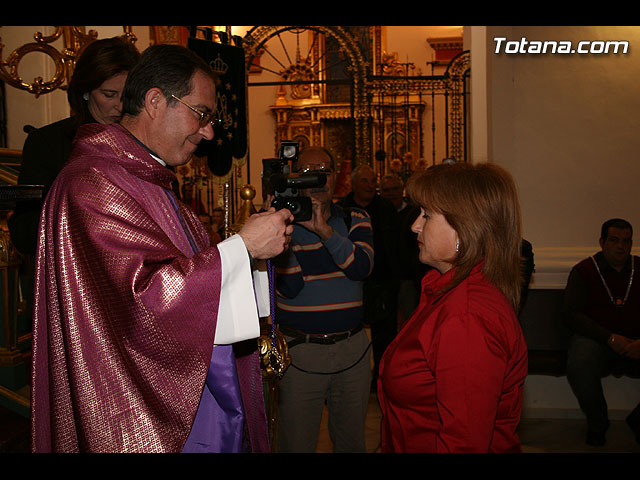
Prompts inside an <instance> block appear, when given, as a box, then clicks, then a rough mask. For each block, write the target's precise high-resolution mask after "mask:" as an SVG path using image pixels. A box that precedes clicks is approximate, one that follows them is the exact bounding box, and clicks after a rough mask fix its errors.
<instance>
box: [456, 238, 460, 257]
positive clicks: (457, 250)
mask: <svg viewBox="0 0 640 480" xmlns="http://www.w3.org/2000/svg"><path fill="white" fill-rule="evenodd" d="M459 252H460V239H459V238H458V239H457V240H456V253H459Z"/></svg>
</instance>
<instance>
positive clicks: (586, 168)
mask: <svg viewBox="0 0 640 480" xmlns="http://www.w3.org/2000/svg"><path fill="white" fill-rule="evenodd" d="M470 28H476V27H470ZM481 28H483V29H484V28H485V27H481ZM483 33H485V34H486V35H485V37H484V41H485V44H486V45H485V50H484V53H485V55H486V64H485V65H486V75H482V76H480V77H479V76H478V75H479V70H480V68H474V69H473V71H472V78H473V81H474V82H475V81H477V80H478V78H480V79H481V80H483V81H484V80H486V92H487V96H486V105H487V109H486V112H487V117H486V119H487V123H486V125H487V141H486V146H487V147H486V149H487V150H486V151H487V155H488V158H489V159H490V160H491V161H494V162H496V163H498V164H500V165H502V166H504V167H505V168H507V169H508V170H509V171H510V172H511V173H512V174H513V176H514V178H515V181H516V183H517V185H518V190H519V195H520V202H521V206H522V213H523V223H524V236H525V238H527V239H528V240H529V241H531V243H532V244H533V247H534V253H535V263H536V273H535V276H534V282H533V285H532V287H533V288H540V289H562V288H564V286H565V284H566V278H567V276H568V273H569V270H570V268H571V267H572V266H573V265H574V264H575V263H577V262H578V261H579V260H581V259H582V258H585V257H586V256H588V255H591V254H593V253H594V252H596V251H598V250H599V249H600V247H599V245H598V237H599V235H600V226H601V224H602V222H603V221H605V220H606V219H608V218H612V217H623V218H626V219H627V220H629V221H630V222H631V223H632V224H633V225H634V227H635V229H636V230H640V202H639V199H640V195H639V194H638V186H637V183H636V179H637V178H639V175H640V162H638V161H637V156H638V151H639V147H640V140H639V136H638V131H639V126H640V117H639V115H638V111H640V109H639V107H640V95H638V87H637V81H636V78H637V77H638V73H640V56H638V52H637V51H634V48H637V47H638V46H639V45H640V31H639V30H638V28H637V27H557V26H554V27H533V26H526V27H486V30H483ZM496 37H503V38H506V39H507V40H513V41H515V40H518V41H520V40H521V39H522V38H525V39H527V40H530V41H533V40H541V41H543V40H557V41H565V40H567V41H571V42H574V45H575V44H577V42H579V41H582V40H588V41H607V40H627V41H629V53H627V54H626V55H623V54H617V55H616V54H609V55H576V54H542V55H535V54H505V53H499V54H496V53H495V48H496V42H495V41H494V38H496ZM478 43H482V42H478ZM502 51H503V52H504V50H502ZM473 55H474V52H473V51H472V56H473ZM472 66H474V67H475V65H472ZM474 76H475V77H474ZM476 101H478V99H476ZM475 127H478V125H475ZM473 128H474V126H472V129H473ZM480 143H481V142H480ZM472 149H473V147H472ZM636 237H637V234H636ZM636 244H637V242H636ZM639 252H640V251H639V249H638V247H635V248H634V249H633V253H635V254H638V253H639ZM603 388H604V390H605V395H606V397H607V402H608V404H609V408H610V410H611V413H610V415H611V418H612V419H622V418H624V416H625V415H626V414H627V413H628V412H629V410H631V409H632V408H633V407H634V406H635V405H636V403H637V401H638V398H639V396H640V380H637V379H630V378H628V377H622V378H614V377H607V378H605V379H604V380H603ZM523 415H525V416H530V417H536V416H537V417H550V416H551V417H553V416H555V417H565V418H566V417H569V418H572V417H577V418H579V417H581V416H582V414H581V413H580V411H579V408H578V404H577V401H576V400H575V397H574V396H573V394H572V392H571V390H570V388H569V385H568V383H567V381H566V378H565V377H562V376H561V377H553V376H541V375H530V376H529V377H527V381H526V384H525V395H524V410H523Z"/></svg>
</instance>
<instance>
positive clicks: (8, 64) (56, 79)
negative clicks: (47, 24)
mask: <svg viewBox="0 0 640 480" xmlns="http://www.w3.org/2000/svg"><path fill="white" fill-rule="evenodd" d="M123 29H124V35H123V37H124V38H125V39H127V40H128V41H130V42H131V43H134V42H135V41H136V37H135V35H133V33H132V31H131V27H128V26H125V27H123ZM60 37H62V38H63V48H62V49H61V50H60V51H58V50H57V49H56V48H55V47H54V46H53V45H51V44H52V43H53V42H55V41H56V40H58V39H59V38H60ZM97 37H98V33H97V32H96V31H95V30H89V32H88V33H85V32H84V27H80V26H63V27H60V26H57V27H56V28H55V31H54V32H53V33H52V34H51V35H46V36H45V35H44V34H43V33H42V32H36V33H35V34H34V36H33V38H34V40H35V41H34V42H30V43H25V44H24V45H21V46H20V47H18V48H16V49H15V50H14V51H13V52H11V53H10V54H9V56H8V57H7V59H6V60H1V61H0V78H2V80H4V81H5V82H6V83H7V84H9V85H11V86H12V87H15V88H18V89H20V90H25V91H27V92H29V93H32V94H34V95H35V96H36V98H38V97H39V96H40V95H42V94H45V93H49V92H52V91H54V90H56V89H57V88H60V89H62V90H65V89H66V88H67V86H68V83H69V80H71V76H72V75H73V70H74V68H75V61H76V59H77V58H78V57H79V56H80V54H81V53H82V51H83V50H84V48H85V47H86V46H87V45H89V44H90V43H91V42H93V41H94V40H95V39H96V38H97ZM4 47H5V46H4V45H3V44H2V42H1V41H0V58H2V51H3V49H4ZM33 52H39V53H42V54H44V55H47V56H49V57H50V58H51V60H53V63H54V65H55V72H54V74H53V76H52V77H51V78H50V79H49V80H46V81H45V80H44V79H43V78H42V77H41V76H37V77H35V78H34V80H33V82H31V83H28V82H27V81H25V80H24V79H23V78H22V77H21V76H20V74H19V73H18V66H19V64H20V62H21V61H22V60H23V59H24V57H25V56H26V55H27V54H29V53H33Z"/></svg>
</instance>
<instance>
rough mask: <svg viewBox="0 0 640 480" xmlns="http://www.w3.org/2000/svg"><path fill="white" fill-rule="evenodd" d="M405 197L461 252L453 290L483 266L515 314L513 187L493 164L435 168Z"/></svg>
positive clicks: (517, 240) (517, 232)
mask: <svg viewBox="0 0 640 480" xmlns="http://www.w3.org/2000/svg"><path fill="white" fill-rule="evenodd" d="M407 192H408V194H409V196H410V197H411V198H412V199H413V200H414V201H415V202H416V203H417V204H418V205H420V206H421V207H423V208H424V209H426V210H428V211H431V212H436V213H440V214H442V215H443V216H444V217H445V218H446V220H447V222H449V225H451V227H453V229H454V230H455V231H456V232H457V234H458V238H459V241H460V243H459V249H458V253H457V254H456V257H455V258H454V259H452V260H451V263H452V264H453V265H454V267H455V269H456V270H455V272H454V276H453V279H452V281H451V282H450V283H449V285H447V286H446V287H445V291H448V290H451V289H452V288H454V287H455V286H457V285H458V284H459V283H460V282H462V280H464V279H465V278H466V277H467V276H468V275H469V273H470V272H471V269H473V267H474V266H475V265H477V264H478V263H479V262H481V261H482V260H484V266H483V268H482V272H483V273H484V275H485V276H486V277H487V278H488V279H489V281H490V282H491V283H492V284H493V285H495V286H496V287H497V288H498V289H499V290H500V291H501V292H502V293H503V294H504V295H505V297H506V298H507V300H508V301H509V303H511V305H512V306H513V308H514V310H515V311H517V310H518V304H519V301H520V281H521V280H520V279H521V269H520V264H521V260H520V244H521V240H522V237H521V216H520V204H519V202H518V194H517V190H516V186H515V183H514V181H513V178H512V177H511V175H510V174H509V173H508V172H507V171H506V170H504V169H503V168H501V167H499V166H497V165H495V164H491V163H480V164H475V165H473V164H469V163H456V164H453V165H446V164H442V165H436V166H434V167H431V168H428V169H427V170H424V171H422V172H419V173H417V174H415V175H413V176H412V177H411V178H410V179H409V182H408V184H407Z"/></svg>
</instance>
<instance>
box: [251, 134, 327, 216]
mask: <svg viewBox="0 0 640 480" xmlns="http://www.w3.org/2000/svg"><path fill="white" fill-rule="evenodd" d="M299 150H300V146H299V144H298V143H297V142H291V141H288V140H286V141H283V142H281V143H280V152H279V158H265V159H263V160H262V167H263V169H262V189H263V191H264V192H267V193H270V194H272V195H275V199H274V200H273V202H272V203H271V206H273V207H275V208H276V210H280V209H283V208H286V209H288V210H290V211H291V213H292V214H293V219H294V222H304V221H306V220H311V216H312V210H311V199H310V198H309V197H307V196H304V195H302V194H301V193H300V190H301V189H306V188H318V187H322V186H324V185H325V184H326V183H327V176H326V174H324V173H302V174H297V173H293V172H296V170H297V166H298V153H299Z"/></svg>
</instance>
